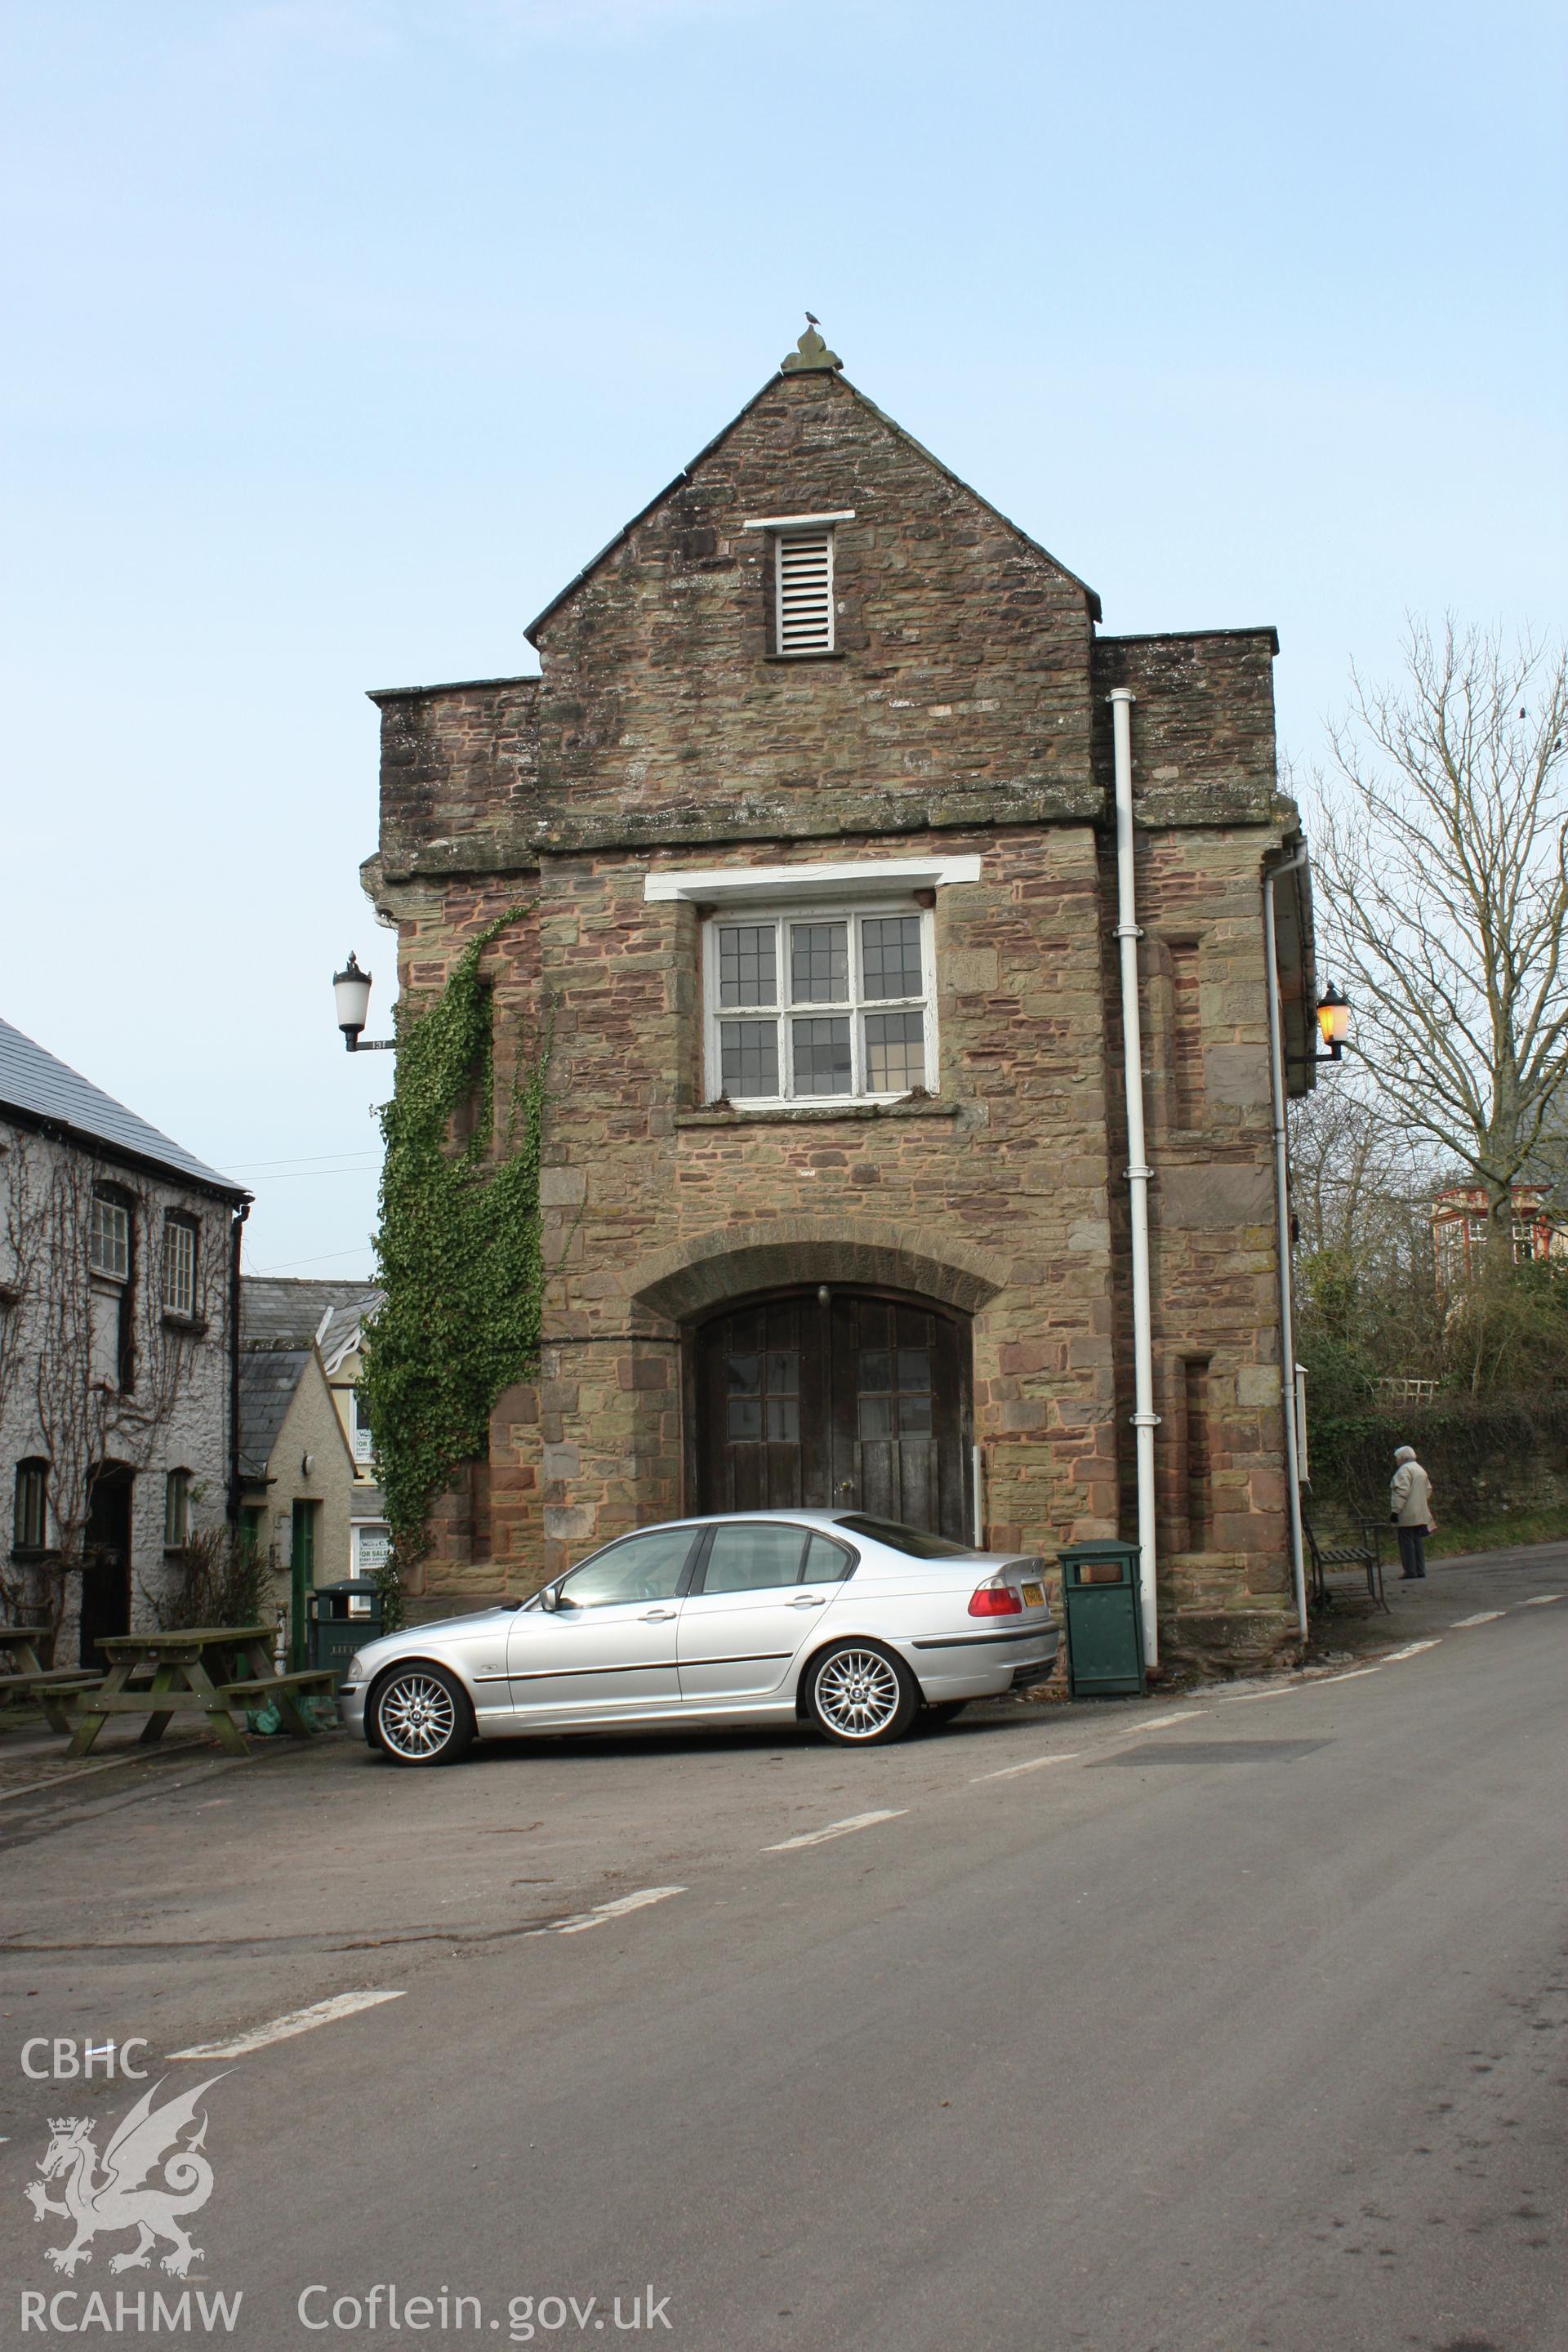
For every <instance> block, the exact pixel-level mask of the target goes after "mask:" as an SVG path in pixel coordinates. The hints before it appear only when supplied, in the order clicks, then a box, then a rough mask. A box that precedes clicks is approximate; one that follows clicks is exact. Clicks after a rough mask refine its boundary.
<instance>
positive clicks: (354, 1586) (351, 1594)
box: [305, 1577, 382, 1676]
mask: <svg viewBox="0 0 1568 2352" xmlns="http://www.w3.org/2000/svg"><path fill="white" fill-rule="evenodd" d="M356 1604H357V1606H356ZM305 1605H306V1611H307V1620H308V1624H309V1629H310V1657H309V1664H310V1665H312V1666H328V1667H330V1668H331V1671H332V1673H333V1674H335V1675H340V1676H341V1675H342V1671H343V1668H344V1667H345V1666H346V1665H347V1664H348V1662H349V1660H350V1659H351V1658H352V1657H353V1654H354V1652H355V1651H356V1650H363V1647H364V1645H365V1643H367V1642H374V1641H375V1640H376V1639H377V1638H378V1636H379V1635H380V1633H381V1620H382V1605H381V1595H380V1593H379V1592H378V1591H376V1589H375V1587H374V1584H370V1583H366V1582H364V1581H363V1580H360V1579H358V1578H355V1577H349V1578H346V1579H345V1580H344V1581H343V1582H342V1584H318V1585H317V1586H316V1588H315V1590H314V1591H312V1592H311V1593H310V1595H309V1596H308V1598H307V1601H306V1604H305Z"/></svg>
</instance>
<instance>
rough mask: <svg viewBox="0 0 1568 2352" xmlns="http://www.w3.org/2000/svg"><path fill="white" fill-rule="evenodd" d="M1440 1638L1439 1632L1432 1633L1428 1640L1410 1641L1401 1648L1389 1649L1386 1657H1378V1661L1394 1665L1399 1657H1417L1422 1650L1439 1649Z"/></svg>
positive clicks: (1440, 1645) (1385, 1664)
mask: <svg viewBox="0 0 1568 2352" xmlns="http://www.w3.org/2000/svg"><path fill="white" fill-rule="evenodd" d="M1442 1638H1443V1637H1442V1635H1441V1634H1440V1633H1434V1634H1433V1636H1432V1638H1431V1640H1430V1641H1429V1642H1412V1643H1409V1644H1408V1645H1407V1647H1405V1649H1403V1650H1390V1652H1389V1654H1388V1655H1387V1657H1386V1658H1382V1659H1380V1660H1379V1661H1378V1663H1379V1664H1380V1665H1384V1666H1394V1665H1397V1664H1398V1663H1399V1661H1400V1659H1401V1658H1418V1657H1419V1656H1420V1655H1421V1653H1422V1651H1423V1650H1436V1649H1440V1648H1441V1647H1442Z"/></svg>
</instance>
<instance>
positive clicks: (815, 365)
mask: <svg viewBox="0 0 1568 2352" xmlns="http://www.w3.org/2000/svg"><path fill="white" fill-rule="evenodd" d="M819 323H820V322H819V320H817V319H816V315H815V313H814V312H812V311H810V310H808V311H807V312H806V314H805V334H804V335H802V337H801V339H800V341H799V342H798V343H797V344H796V345H795V350H794V351H793V352H790V353H789V354H788V355H787V357H785V358H784V359H782V360H781V361H780V362H779V371H780V373H781V374H784V375H800V374H803V373H805V371H806V370H808V369H818V370H821V371H822V372H823V373H826V372H827V371H828V370H830V369H833V368H841V367H842V366H843V364H844V362H843V361H842V360H841V359H840V358H839V356H838V354H837V352H830V351H829V350H828V348H827V345H826V343H825V342H824V341H823V340H822V337H821V336H820V335H819V334H818V333H817V331H816V330H817V327H818V324H819Z"/></svg>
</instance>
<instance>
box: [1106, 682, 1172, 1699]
mask: <svg viewBox="0 0 1568 2352" xmlns="http://www.w3.org/2000/svg"><path fill="white" fill-rule="evenodd" d="M1134 699H1135V697H1134V695H1133V693H1132V690H1131V687H1126V686H1118V687H1113V688H1111V693H1110V724H1111V734H1112V740H1113V742H1114V746H1115V754H1116V936H1117V939H1118V940H1119V941H1120V942H1121V1055H1122V1068H1123V1076H1124V1080H1125V1085H1126V1090H1127V1159H1128V1169H1127V1182H1128V1187H1129V1191H1130V1192H1131V1212H1132V1384H1133V1404H1134V1411H1133V1414H1132V1426H1133V1429H1134V1431H1135V1432H1136V1433H1137V1447H1138V1551H1139V1579H1138V1591H1139V1604H1140V1608H1141V1611H1142V1619H1143V1658H1144V1663H1145V1664H1147V1665H1151V1666H1153V1665H1158V1664H1159V1662H1160V1622H1159V1616H1158V1613H1157V1612H1156V1609H1155V1605H1154V1432H1155V1430H1156V1429H1158V1427H1159V1425H1160V1416H1159V1414H1158V1413H1157V1412H1155V1410H1154V1342H1153V1329H1152V1314H1151V1309H1150V1300H1149V1177H1150V1173H1151V1171H1150V1169H1149V1165H1148V1161H1147V1159H1146V1157H1145V1149H1144V1140H1143V1039H1142V1027H1141V1023H1140V1018H1139V1009H1138V942H1139V940H1141V939H1142V936H1143V934H1142V931H1141V930H1140V929H1139V928H1138V895H1137V884H1136V878H1135V876H1134V873H1133V864H1132V858H1133V835H1132V704H1133V701H1134Z"/></svg>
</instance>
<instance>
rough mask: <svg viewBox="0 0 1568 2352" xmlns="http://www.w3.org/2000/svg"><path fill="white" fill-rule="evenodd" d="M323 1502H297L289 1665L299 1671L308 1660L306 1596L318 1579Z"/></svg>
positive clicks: (291, 1592)
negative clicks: (319, 1514)
mask: <svg viewBox="0 0 1568 2352" xmlns="http://www.w3.org/2000/svg"><path fill="white" fill-rule="evenodd" d="M320 1509H321V1505H320V1503H296V1504H295V1506H294V1526H293V1541H292V1544H291V1547H290V1559H291V1572H290V1575H289V1671H290V1673H293V1674H299V1673H300V1672H301V1670H302V1669H303V1667H304V1664H305V1644H306V1625H307V1620H306V1607H307V1596H308V1594H309V1593H310V1590H311V1588H312V1586H313V1585H314V1583H315V1581H316V1514H317V1512H318V1511H319V1510H320Z"/></svg>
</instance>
